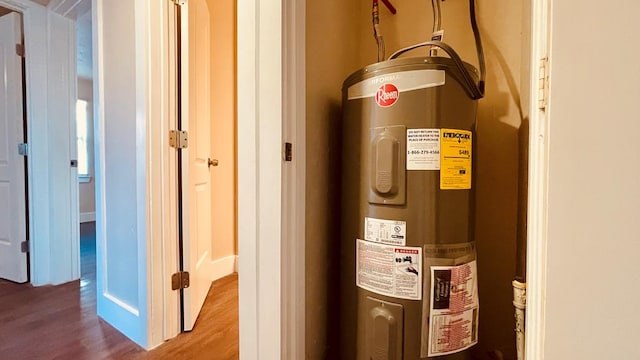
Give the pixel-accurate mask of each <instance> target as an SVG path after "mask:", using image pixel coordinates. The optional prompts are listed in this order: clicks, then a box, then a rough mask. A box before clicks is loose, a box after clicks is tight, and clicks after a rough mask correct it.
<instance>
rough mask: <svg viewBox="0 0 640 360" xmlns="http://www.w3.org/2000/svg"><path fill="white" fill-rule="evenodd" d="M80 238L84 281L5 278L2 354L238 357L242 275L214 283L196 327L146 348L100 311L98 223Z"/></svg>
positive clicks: (85, 227) (0, 311)
mask: <svg viewBox="0 0 640 360" xmlns="http://www.w3.org/2000/svg"><path fill="white" fill-rule="evenodd" d="M80 237H81V240H80V242H81V257H82V261H81V264H82V279H81V280H80V281H74V282H71V283H67V284H63V285H59V286H45V287H37V288H34V287H32V286H31V285H28V284H15V283H12V282H8V281H4V280H0V358H2V359H8V360H14V359H16V360H21V359H43V360H48V359H78V360H84V359H87V360H94V359H96V360H98V359H165V358H171V359H220V360H226V359H229V360H231V359H237V358H238V277H237V274H234V275H229V276H227V277H225V278H222V279H220V280H218V281H216V282H214V284H213V286H212V287H211V289H210V290H209V294H208V295H207V300H206V302H205V305H204V307H203V309H202V312H201V313H200V316H199V318H198V322H197V323H196V327H195V328H194V330H193V331H192V332H190V333H185V334H180V335H179V336H178V337H176V338H174V339H172V340H170V341H168V342H166V343H164V344H163V345H161V346H159V347H158V348H156V349H154V350H152V351H150V352H145V351H144V350H143V349H141V348H140V347H139V346H137V345H136V344H135V343H133V342H131V341H130V340H128V339H127V338H126V337H125V336H124V335H122V334H120V333H119V332H118V331H117V330H115V329H114V328H113V327H111V326H110V325H109V324H107V323H106V322H104V321H103V320H101V319H100V318H98V316H97V315H96V294H95V291H96V290H95V289H96V288H95V278H96V272H95V223H85V224H82V225H81V227H80ZM213 294H215V296H214V295H213Z"/></svg>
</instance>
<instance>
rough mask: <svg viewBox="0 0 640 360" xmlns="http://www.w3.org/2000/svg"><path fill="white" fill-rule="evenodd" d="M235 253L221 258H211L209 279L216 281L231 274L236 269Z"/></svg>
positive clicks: (236, 258) (236, 257) (236, 259)
mask: <svg viewBox="0 0 640 360" xmlns="http://www.w3.org/2000/svg"><path fill="white" fill-rule="evenodd" d="M237 262H238V256H237V255H230V256H227V257H223V258H222V259H217V260H213V261H212V262H211V275H212V279H211V281H216V280H218V279H220V278H223V277H225V276H227V275H231V274H233V273H234V272H236V270H237V265H236V264H237Z"/></svg>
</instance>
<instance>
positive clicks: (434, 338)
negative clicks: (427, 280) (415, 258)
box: [428, 260, 478, 356]
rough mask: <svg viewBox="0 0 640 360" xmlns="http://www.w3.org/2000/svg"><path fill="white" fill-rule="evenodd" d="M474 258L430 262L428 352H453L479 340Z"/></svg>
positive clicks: (437, 354)
mask: <svg viewBox="0 0 640 360" xmlns="http://www.w3.org/2000/svg"><path fill="white" fill-rule="evenodd" d="M477 274H478V273H477V266H476V261H475V260H474V261H472V262H469V263H467V264H464V265H459V266H432V267H431V289H430V295H429V296H430V302H431V305H430V312H429V354H428V355H429V356H439V355H447V354H453V353H457V352H460V351H463V350H465V349H468V348H470V347H471V346H473V345H475V344H477V343H478V276H477Z"/></svg>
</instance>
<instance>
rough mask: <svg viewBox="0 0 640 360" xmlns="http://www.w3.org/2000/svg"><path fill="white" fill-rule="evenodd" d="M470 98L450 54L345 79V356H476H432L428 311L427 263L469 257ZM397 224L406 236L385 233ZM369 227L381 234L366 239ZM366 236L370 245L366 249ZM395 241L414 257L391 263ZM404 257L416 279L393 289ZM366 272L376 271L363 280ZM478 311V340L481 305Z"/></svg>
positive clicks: (462, 355)
mask: <svg viewBox="0 0 640 360" xmlns="http://www.w3.org/2000/svg"><path fill="white" fill-rule="evenodd" d="M466 66H467V67H468V68H469V69H470V70H471V73H472V74H475V73H476V72H475V69H473V68H472V67H471V66H470V65H468V64H466ZM476 108H477V101H476V100H473V99H472V98H471V95H470V94H469V91H468V90H467V88H466V87H465V86H463V81H462V75H461V72H460V70H459V68H457V67H456V66H455V65H454V64H453V62H452V61H451V60H450V59H448V58H439V57H423V58H404V59H396V60H391V61H385V62H381V63H376V64H373V65H370V66H368V67H366V68H363V69H361V70H359V71H357V72H355V73H354V74H352V75H351V76H350V77H348V78H347V79H346V81H345V82H344V85H343V128H342V155H343V156H342V158H343V163H342V179H341V181H342V192H341V193H342V199H341V214H342V223H341V249H340V251H341V256H340V264H341V279H340V281H341V304H340V319H341V320H342V322H341V332H340V335H339V337H340V338H339V340H338V343H339V348H340V349H341V354H340V357H341V358H343V359H357V360H371V359H398V360H419V359H425V358H433V359H439V360H440V359H442V360H470V359H471V355H470V351H471V350H470V349H469V348H466V349H463V350H456V351H452V352H450V353H446V354H441V355H437V356H434V355H432V356H429V351H431V354H433V349H434V347H433V346H432V347H431V348H430V347H429V345H430V343H429V332H430V329H431V328H430V324H429V322H430V317H429V315H430V309H431V308H430V305H431V303H430V296H431V294H430V291H432V289H431V288H432V287H433V286H435V285H433V284H431V282H430V275H431V272H430V270H431V267H432V266H445V265H446V266H448V265H451V266H456V265H460V264H467V263H469V262H470V261H475V245H474V240H475V239H474V212H475V190H474V182H475V174H474V173H473V170H474V165H473V164H475V157H474V154H475V148H476V146H475V126H476V120H475V118H476ZM365 218H366V219H367V220H365ZM371 219H379V221H378V225H377V226H378V227H377V228H374V229H373V230H372V229H371V228H367V227H366V226H367V225H365V224H370V223H371V222H370V220H371ZM366 221H369V223H366ZM374 223H375V222H374ZM387 224H392V225H390V226H387ZM393 224H397V226H394V225H393ZM389 228H391V230H390V229H389ZM405 228H406V233H405V232H404V231H405V230H404V229H405ZM394 229H395V230H396V231H399V233H402V234H404V235H403V236H401V237H399V238H392V237H388V238H387V237H385V236H386V235H385V234H382V233H383V232H385V231H387V232H389V231H390V232H393V231H394ZM371 231H373V232H376V231H378V232H380V233H381V235H380V236H378V237H376V238H375V239H371V238H368V237H370V235H371V234H370V232H371ZM398 239H400V240H398ZM380 241H382V243H380ZM384 241H388V242H387V243H384ZM363 245H364V246H365V247H370V248H372V249H373V250H370V251H369V252H365V253H361V252H360V251H361V247H362V246H363ZM394 246H397V247H398V248H399V249H400V250H401V251H403V249H407V251H409V252H414V253H415V254H417V255H415V254H414V255H413V256H419V257H420V258H419V259H415V258H413V262H412V263H411V264H409V265H411V266H413V267H412V268H408V267H407V266H409V265H405V264H403V262H404V261H406V257H405V256H399V257H397V258H396V259H395V261H396V262H393V263H392V262H391V261H394V260H390V261H389V260H387V259H386V258H385V256H386V255H385V254H387V253H389V252H390V253H393V248H392V247H394ZM372 254H373V255H372ZM377 254H380V255H379V258H377V259H374V260H371V259H370V257H371V256H374V257H375V256H378V255H377ZM451 254H455V256H452V255H451ZM363 259H364V260H363ZM415 260H418V261H415ZM366 261H370V263H364V264H363V263H361V262H366ZM394 266H395V269H396V270H388V269H394ZM399 266H404V268H403V269H410V270H411V272H412V274H413V273H415V274H416V276H419V277H417V280H413V281H414V283H413V284H410V286H415V287H416V288H417V289H418V290H416V291H415V292H413V293H404V294H403V293H402V292H401V291H398V290H397V288H398V287H399V285H398V284H396V283H393V281H395V280H392V278H393V276H394V275H393V274H395V272H394V271H397V269H399V268H400V267H399ZM474 266H475V264H474ZM362 269H365V270H362ZM371 269H372V270H371ZM361 271H370V272H371V273H369V274H365V275H370V276H369V278H371V277H373V278H374V279H373V281H371V282H369V283H367V286H364V285H363V281H364V280H363V276H362V275H363V274H362V273H360V272H361ZM403 271H409V270H403ZM475 271H477V270H475ZM378 274H381V275H378ZM376 276H378V277H379V278H377V279H376V278H375V277H376ZM405 285H406V284H400V287H402V286H405ZM418 285H419V286H418ZM410 286H409V287H410ZM376 287H377V288H376ZM476 299H477V297H476ZM372 311H373V313H372ZM473 316H475V317H474V321H469V323H472V324H473V326H474V331H470V333H471V332H472V333H473V334H474V336H475V337H474V339H477V311H476V312H475V313H474V314H473ZM432 341H435V340H433V339H432ZM476 341H477V340H476ZM380 349H382V350H380Z"/></svg>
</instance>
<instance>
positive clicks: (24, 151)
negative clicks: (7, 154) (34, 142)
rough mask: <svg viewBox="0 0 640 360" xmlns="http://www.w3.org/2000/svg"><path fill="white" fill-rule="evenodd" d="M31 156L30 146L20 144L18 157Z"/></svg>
mask: <svg viewBox="0 0 640 360" xmlns="http://www.w3.org/2000/svg"><path fill="white" fill-rule="evenodd" d="M28 154H29V146H28V145H27V144H24V143H23V144H18V155H22V156H27V155H28Z"/></svg>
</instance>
